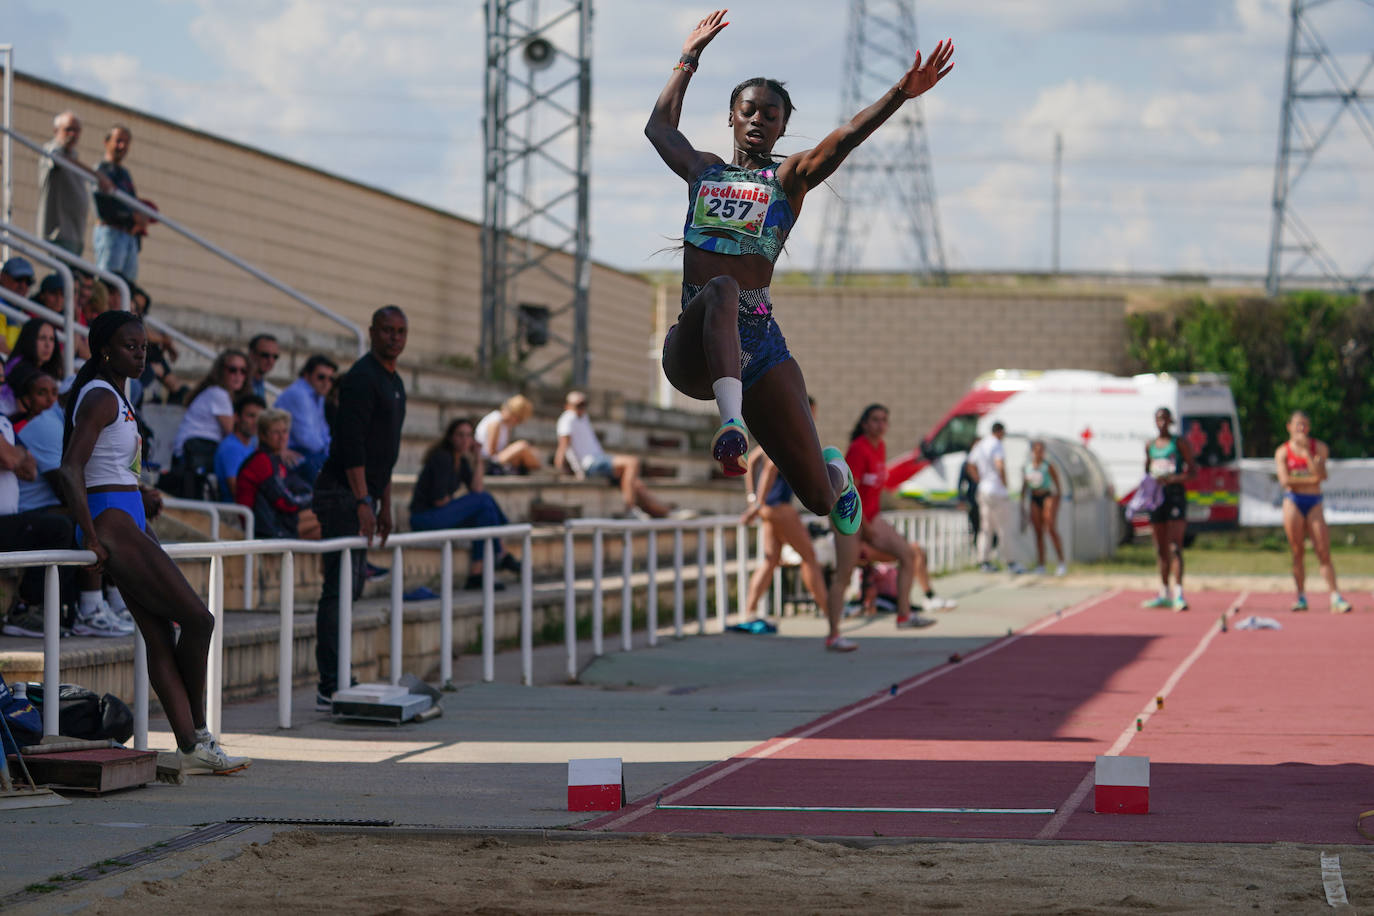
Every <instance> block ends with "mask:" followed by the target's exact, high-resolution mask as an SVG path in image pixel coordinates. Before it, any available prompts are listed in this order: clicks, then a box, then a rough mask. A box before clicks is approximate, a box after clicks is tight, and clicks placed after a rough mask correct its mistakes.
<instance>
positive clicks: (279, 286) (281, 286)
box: [0, 125, 368, 356]
mask: <svg viewBox="0 0 1374 916" xmlns="http://www.w3.org/2000/svg"><path fill="white" fill-rule="evenodd" d="M0 133H3V134H4V136H6V137H10V138H13V139H15V140H17V141H19V143H21V144H22V145H24V146H26V147H28V148H29V149H30V150H32V151H33V152H35V153H37V154H38V155H40V156H45V157H47V158H48V159H51V160H52V161H53V162H54V163H56V164H57V165H59V166H61V167H62V168H64V169H67V170H68V171H71V172H74V173H75V174H77V175H79V176H81V180H82V181H85V182H86V183H87V184H89V185H92V186H97V185H98V182H97V181H96V179H95V178H94V177H93V175H92V174H91V173H90V172H88V171H87V170H85V169H83V168H80V167H79V166H77V165H75V164H73V163H72V162H70V161H68V159H67V157H66V156H63V155H62V154H61V153H56V152H50V151H48V150H45V149H43V147H42V146H40V145H39V144H37V143H34V142H33V141H32V140H30V139H29V138H28V137H25V136H24V135H23V134H21V133H19V132H18V131H16V130H14V129H13V128H10V127H6V126H4V125H0ZM109 193H110V196H112V197H114V198H115V199H116V200H118V201H119V202H120V203H122V204H124V205H125V206H126V207H129V208H130V209H132V210H137V211H138V212H139V213H142V214H144V215H145V216H147V217H149V218H151V219H155V220H157V221H158V222H159V223H161V224H162V225H164V226H166V227H167V228H168V229H171V230H172V231H173V232H176V233H178V234H179V235H181V236H183V237H184V238H187V239H189V240H190V241H192V242H195V243H196V244H197V245H199V246H200V247H202V248H204V249H205V250H206V251H208V252H210V253H211V254H213V255H216V256H218V257H220V258H222V259H224V260H225V261H228V262H229V263H230V264H233V265H234V266H235V267H237V268H239V269H240V270H242V271H244V272H245V273H247V274H249V275H251V276H253V277H254V278H256V279H258V280H259V281H261V282H263V283H266V284H267V285H268V286H270V287H272V288H273V289H275V290H277V291H278V292H280V293H282V294H284V295H286V296H289V297H290V298H292V299H295V300H296V301H297V302H299V303H301V304H302V305H304V306H306V307H307V308H309V309H311V310H312V311H314V312H316V313H317V314H319V315H322V316H324V317H325V318H328V319H329V320H330V321H333V322H334V323H336V324H339V325H342V326H343V327H344V328H346V329H348V330H349V331H350V332H352V334H353V337H354V338H355V339H356V341H357V345H358V346H357V350H358V355H359V356H362V355H363V354H364V353H366V352H367V347H368V345H367V336H366V335H365V334H364V333H363V329H362V328H360V327H359V326H358V325H356V324H354V323H353V322H352V321H349V320H348V319H347V318H345V317H343V316H342V315H340V314H338V313H337V312H334V311H332V310H330V309H328V308H326V307H324V306H323V305H320V304H319V303H318V302H316V301H315V300H314V299H311V298H310V297H309V296H307V295H305V294H304V293H302V292H300V291H298V290H296V289H293V288H292V287H290V286H287V285H286V284H285V283H283V282H281V281H280V280H278V279H277V278H276V277H273V276H272V275H270V274H268V273H265V272H264V271H262V270H259V269H258V268H256V267H254V266H253V265H252V264H249V263H248V262H247V261H244V260H242V259H241V258H239V257H238V256H237V255H234V254H232V253H230V252H229V251H227V250H225V249H224V248H221V247H220V246H218V245H216V244H215V243H214V242H211V241H210V240H209V239H206V238H204V237H202V236H200V235H199V234H197V233H195V232H193V231H191V230H190V229H187V228H186V227H185V226H183V225H181V223H179V222H177V221H176V220H174V219H172V218H171V217H170V216H168V215H167V214H166V213H164V212H163V211H160V210H154V209H152V208H151V207H149V206H147V205H146V204H144V203H143V202H142V201H141V200H139V199H138V198H136V197H134V196H132V195H130V194H126V193H125V192H124V191H121V190H120V189H118V188H115V189H114V190H113V191H111V192H109Z"/></svg>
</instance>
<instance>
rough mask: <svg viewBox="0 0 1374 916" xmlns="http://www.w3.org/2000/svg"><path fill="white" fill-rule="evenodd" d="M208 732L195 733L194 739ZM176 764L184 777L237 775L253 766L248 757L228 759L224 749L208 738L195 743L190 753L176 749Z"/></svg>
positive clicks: (212, 738)
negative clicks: (179, 766) (177, 763)
mask: <svg viewBox="0 0 1374 916" xmlns="http://www.w3.org/2000/svg"><path fill="white" fill-rule="evenodd" d="M202 733H204V734H207V735H208V734H209V733H208V732H203V730H202V731H198V732H196V738H197V739H199V738H200V736H201V734H202ZM177 758H178V762H179V763H180V764H181V772H182V774H183V775H185V776H206V775H214V776H227V775H228V774H230V773H237V772H238V771H239V770H246V769H247V768H248V767H250V766H252V765H253V761H252V760H251V759H250V758H248V757H230V756H229V755H228V754H226V753H224V748H222V747H220V746H219V742H218V741H216V740H215V739H214V736H210V740H209V741H200V740H198V741H197V743H196V749H195V750H194V751H192V752H191V753H189V754H187V753H183V752H182V751H181V749H180V748H178V749H177Z"/></svg>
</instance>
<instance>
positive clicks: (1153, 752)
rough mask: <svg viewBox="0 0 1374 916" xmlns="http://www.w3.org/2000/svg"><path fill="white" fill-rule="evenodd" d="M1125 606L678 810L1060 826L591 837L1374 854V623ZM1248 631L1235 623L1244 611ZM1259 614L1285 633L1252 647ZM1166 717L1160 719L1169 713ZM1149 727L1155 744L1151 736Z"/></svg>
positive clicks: (669, 826)
mask: <svg viewBox="0 0 1374 916" xmlns="http://www.w3.org/2000/svg"><path fill="white" fill-rule="evenodd" d="M1147 597H1149V595H1148V594H1147V593H1131V592H1126V593H1118V592H1111V593H1106V594H1103V595H1099V596H1097V597H1095V598H1093V599H1090V600H1089V601H1086V602H1084V603H1083V604H1080V605H1077V606H1075V607H1073V608H1069V609H1066V610H1064V611H1063V612H1061V613H1060V614H1057V615H1055V616H1052V617H1048V618H1046V619H1045V620H1042V621H1040V622H1039V623H1037V624H1035V625H1033V626H1031V627H1028V628H1027V629H1026V630H1023V631H1022V632H1021V633H1018V634H1016V635H1015V636H1013V637H1009V638H1007V639H1003V640H999V641H997V642H995V643H992V644H990V645H988V646H985V647H984V648H982V649H980V650H978V651H977V652H975V653H971V654H970V655H969V656H968V657H966V658H965V659H964V661H963V662H961V663H959V664H949V665H946V666H943V667H941V668H937V669H934V670H933V671H929V672H926V673H925V674H922V675H920V676H918V677H914V678H912V679H910V680H908V681H905V682H903V683H902V684H901V685H900V686H899V689H898V692H897V694H896V695H889V694H887V693H883V694H880V695H877V696H874V697H870V698H867V699H865V700H863V701H861V702H859V703H856V704H854V705H852V706H849V707H846V708H844V709H841V710H837V711H836V712H834V713H831V714H830V715H827V716H824V717H822V718H821V719H818V720H816V721H815V722H812V723H810V724H808V725H805V726H802V727H801V728H798V729H795V730H793V731H791V732H788V733H787V734H785V735H781V736H779V737H777V738H774V739H772V740H770V741H767V742H765V743H763V744H761V745H759V746H757V747H755V748H752V749H751V750H749V751H747V752H745V753H744V754H742V755H741V756H739V757H736V758H733V759H731V760H728V761H723V762H721V763H718V764H715V765H712V766H710V767H707V768H705V769H703V770H701V771H699V772H698V773H696V774H694V775H693V776H691V777H689V778H687V779H685V780H683V781H682V782H680V783H678V784H676V785H674V786H671V787H669V788H668V789H666V790H664V791H663V793H662V795H661V800H662V803H663V804H675V805H751V806H757V805H767V806H785V807H818V806H825V807H858V808H873V807H885V808H891V807H902V808H906V807H978V808H1054V809H1057V811H1058V813H1057V814H1055V815H1054V816H1049V815H1043V814H1013V815H981V814H962V815H949V814H905V813H903V814H889V813H882V814H878V813H872V812H859V813H855V812H846V813H816V812H756V811H751V812H737V811H666V810H656V809H655V807H654V806H655V802H656V800H657V799H658V797H659V796H658V795H657V794H656V795H655V796H653V797H648V798H644V799H640V800H638V801H637V802H635V803H634V804H633V805H631V806H630V807H629V808H627V809H626V810H624V811H621V812H617V813H615V814H611V815H607V816H605V817H602V818H599V819H597V820H596V821H594V822H592V823H591V824H589V825H588V827H589V829H604V830H626V831H636V832H653V833H713V832H721V833H727V834H791V835H806V836H865V837H871V836H921V837H950V838H995V839H1032V838H1041V839H1066V840H1111V841H1179V842H1184V841H1186V842H1208V841H1211V842H1273V841H1295V842H1340V843H1359V842H1364V840H1363V839H1362V837H1360V835H1359V834H1358V833H1357V832H1356V831H1355V828H1354V822H1355V817H1356V815H1357V814H1358V813H1360V812H1362V811H1366V810H1369V809H1371V808H1374V770H1371V767H1370V765H1369V764H1366V763H1362V762H1360V761H1369V760H1374V728H1371V726H1370V724H1369V721H1368V715H1367V712H1366V707H1367V698H1368V697H1369V696H1370V695H1371V693H1374V666H1371V665H1369V664H1367V663H1365V660H1364V647H1366V646H1369V645H1372V644H1374V614H1351V615H1345V616H1333V615H1330V614H1327V613H1317V612H1312V613H1309V614H1306V615H1298V614H1291V613H1289V612H1288V611H1287V605H1288V603H1289V602H1288V597H1287V596H1286V595H1278V594H1272V595H1269V594H1266V595H1240V594H1237V593H1236V592H1199V593H1196V594H1194V595H1192V596H1190V598H1189V600H1190V601H1191V602H1192V610H1191V611H1190V612H1188V613H1183V614H1175V613H1172V612H1168V611H1146V610H1143V609H1142V608H1141V607H1140V603H1141V601H1142V600H1143V599H1145V598H1147ZM1232 610H1234V611H1236V613H1235V614H1234V615H1233V616H1229V617H1228V621H1229V623H1230V624H1231V625H1232V629H1231V630H1230V631H1229V632H1225V633H1222V632H1220V631H1219V628H1218V626H1217V623H1218V620H1219V619H1220V618H1221V617H1222V615H1223V614H1226V613H1227V612H1228V611H1232ZM1250 614H1259V615H1262V616H1269V617H1273V618H1275V619H1277V620H1279V621H1280V623H1281V624H1282V625H1283V627H1284V628H1283V630H1281V631H1237V630H1235V629H1234V624H1235V623H1236V622H1238V621H1239V620H1241V619H1243V618H1244V617H1246V616H1248V615H1250ZM1161 693H1163V694H1164V695H1165V706H1164V708H1163V709H1162V710H1159V711H1156V709H1155V705H1156V704H1155V697H1156V696H1158V695H1160V694H1161ZM1138 718H1140V719H1143V720H1144V722H1143V725H1144V729H1143V731H1140V732H1137V731H1136V720H1137V719H1138ZM1108 753H1112V754H1134V755H1144V756H1148V757H1149V758H1150V762H1151V798H1150V805H1151V812H1150V814H1148V815H1139V816H1133V815H1097V814H1094V813H1093V812H1092V772H1093V762H1094V759H1095V757H1096V756H1097V755H1098V754H1108Z"/></svg>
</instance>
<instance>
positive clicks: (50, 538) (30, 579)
mask: <svg viewBox="0 0 1374 916" xmlns="http://www.w3.org/2000/svg"><path fill="white" fill-rule="evenodd" d="M75 532H76V528H75V526H74V525H73V524H72V519H71V516H69V515H63V514H61V513H58V512H49V511H47V510H46V509H30V510H29V511H28V512H20V513H18V514H17V515H0V550H68V549H74V548H75V547H76V534H75ZM45 569H46V567H43V566H29V567H27V568H26V569H25V570H24V574H23V575H22V576H21V577H20V579H19V597H20V598H21V599H22V600H23V601H24V603H25V604H28V605H30V606H32V607H38V608H41V607H42V606H43V584H44V583H43V576H44V571H45ZM64 570H68V571H70V572H64ZM58 572H59V573H60V574H61V576H62V578H64V579H67V580H72V576H73V575H74V574H75V572H74V568H73V567H70V566H59V567H58ZM72 581H74V580H72ZM65 584H66V583H64V585H65ZM69 588H70V586H68V587H67V588H64V589H63V591H68V589H69Z"/></svg>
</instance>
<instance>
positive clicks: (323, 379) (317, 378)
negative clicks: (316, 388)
mask: <svg viewBox="0 0 1374 916" xmlns="http://www.w3.org/2000/svg"><path fill="white" fill-rule="evenodd" d="M315 381H317V382H332V381H334V376H332V375H320V374H318V373H316V375H315Z"/></svg>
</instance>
